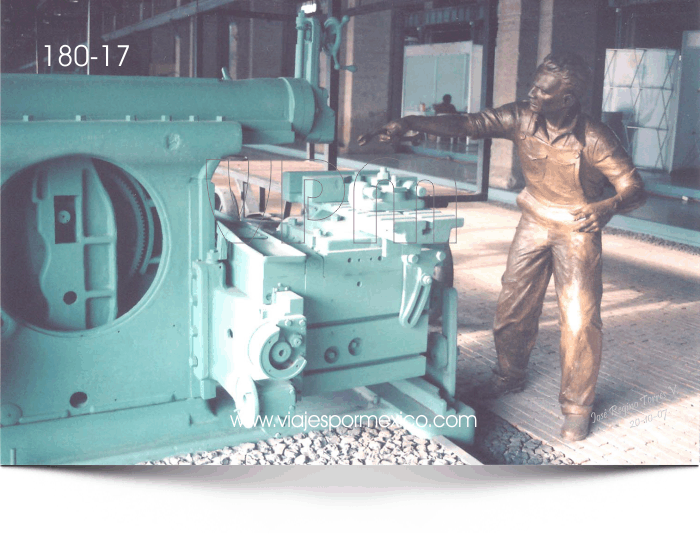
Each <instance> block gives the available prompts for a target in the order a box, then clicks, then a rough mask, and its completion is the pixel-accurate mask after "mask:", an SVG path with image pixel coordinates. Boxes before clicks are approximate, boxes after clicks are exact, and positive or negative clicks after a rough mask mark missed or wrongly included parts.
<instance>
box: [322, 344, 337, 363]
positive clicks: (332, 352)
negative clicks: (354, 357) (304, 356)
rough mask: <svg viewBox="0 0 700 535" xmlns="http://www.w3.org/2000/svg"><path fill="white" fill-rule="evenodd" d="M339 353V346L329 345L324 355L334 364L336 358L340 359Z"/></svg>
mask: <svg viewBox="0 0 700 535" xmlns="http://www.w3.org/2000/svg"><path fill="white" fill-rule="evenodd" d="M339 356H340V355H339V353H338V348H337V347H335V346H334V347H329V348H328V349H326V353H325V354H324V355H323V358H324V359H325V360H326V362H328V363H329V364H333V363H334V362H335V361H336V360H338V357H339Z"/></svg>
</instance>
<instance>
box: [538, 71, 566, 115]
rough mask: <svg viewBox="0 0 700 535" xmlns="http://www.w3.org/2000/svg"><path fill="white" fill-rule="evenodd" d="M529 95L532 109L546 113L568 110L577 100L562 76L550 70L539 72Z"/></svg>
mask: <svg viewBox="0 0 700 535" xmlns="http://www.w3.org/2000/svg"><path fill="white" fill-rule="evenodd" d="M527 96H528V97H529V99H530V109H531V110H532V111H534V112H537V113H542V114H544V115H547V114H549V113H558V112H561V111H563V110H566V109H568V108H570V107H571V105H572V104H573V103H574V101H575V100H574V97H573V95H571V93H570V92H569V91H568V90H567V88H566V87H565V86H564V84H563V83H562V80H561V78H559V77H558V76H556V75H554V74H551V73H548V72H538V73H537V75H536V76H535V81H534V82H533V84H532V89H530V92H529V93H528V94H527Z"/></svg>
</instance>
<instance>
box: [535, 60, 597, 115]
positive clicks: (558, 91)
mask: <svg viewBox="0 0 700 535" xmlns="http://www.w3.org/2000/svg"><path fill="white" fill-rule="evenodd" d="M590 76H591V69H590V68H589V67H588V64H587V63H586V62H585V61H584V60H583V58H581V56H579V55H578V54H573V53H564V54H549V55H548V56H547V57H546V58H544V61H543V62H542V64H541V65H540V66H539V67H537V73H536V74H535V82H534V83H533V87H532V89H531V90H530V93H528V97H529V98H530V108H531V109H532V110H533V111H537V112H542V113H545V114H547V113H548V112H558V111H561V110H563V109H568V108H571V107H572V106H573V105H575V104H577V103H579V102H580V101H581V100H582V99H583V98H584V96H585V95H586V89H587V87H588V82H589V80H590Z"/></svg>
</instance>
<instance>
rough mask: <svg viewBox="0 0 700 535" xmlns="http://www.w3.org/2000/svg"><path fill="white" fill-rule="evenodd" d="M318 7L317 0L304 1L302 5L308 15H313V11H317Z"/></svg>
mask: <svg viewBox="0 0 700 535" xmlns="http://www.w3.org/2000/svg"><path fill="white" fill-rule="evenodd" d="M317 9H318V6H317V5H316V2H315V0H314V1H313V2H304V3H303V4H302V5H301V10H302V11H303V12H304V13H306V14H307V15H311V14H312V13H316V10H317Z"/></svg>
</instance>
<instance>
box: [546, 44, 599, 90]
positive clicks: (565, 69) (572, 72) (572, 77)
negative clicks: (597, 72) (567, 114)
mask: <svg viewBox="0 0 700 535" xmlns="http://www.w3.org/2000/svg"><path fill="white" fill-rule="evenodd" d="M537 71H538V72H547V73H551V74H554V75H556V76H558V77H559V78H561V80H562V81H563V83H564V84H565V87H566V88H568V89H569V91H570V92H571V93H572V94H573V95H574V96H575V97H576V98H577V99H578V100H579V101H580V100H583V98H584V97H585V95H586V90H587V88H588V83H589V80H590V78H591V69H590V67H589V66H588V64H587V63H586V61H585V60H584V59H583V58H582V57H581V56H579V55H578V54H574V53H572V52H566V53H563V54H555V53H552V54H549V55H548V56H547V57H546V58H544V61H543V62H542V65H540V66H539V67H538V68H537Z"/></svg>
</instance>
